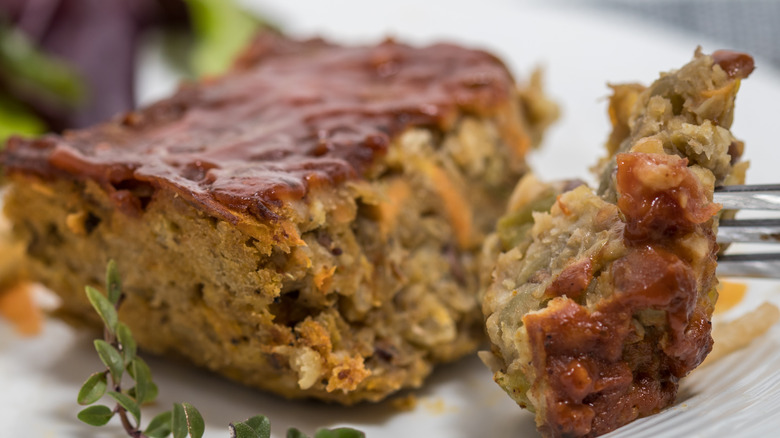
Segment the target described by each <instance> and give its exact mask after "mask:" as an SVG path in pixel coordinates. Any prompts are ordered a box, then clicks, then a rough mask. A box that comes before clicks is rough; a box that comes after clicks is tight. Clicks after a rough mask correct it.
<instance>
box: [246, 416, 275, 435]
mask: <svg viewBox="0 0 780 438" xmlns="http://www.w3.org/2000/svg"><path fill="white" fill-rule="evenodd" d="M244 423H246V424H247V425H249V426H250V427H251V428H252V429H254V430H255V432H257V435H258V436H259V437H260V438H270V437H271V420H269V419H268V417H266V416H265V415H255V416H254V417H252V418H250V419H248V420H246V421H244Z"/></svg>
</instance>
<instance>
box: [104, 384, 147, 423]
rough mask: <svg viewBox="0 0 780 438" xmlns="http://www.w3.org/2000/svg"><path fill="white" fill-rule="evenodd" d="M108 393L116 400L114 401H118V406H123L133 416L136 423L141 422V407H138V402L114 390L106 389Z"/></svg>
mask: <svg viewBox="0 0 780 438" xmlns="http://www.w3.org/2000/svg"><path fill="white" fill-rule="evenodd" d="M108 395H109V396H111V398H113V399H114V400H116V402H117V403H119V406H122V407H123V408H125V410H126V411H127V412H129V413H130V414H131V415H132V416H133V417H134V418H135V423H136V424H137V425H140V424H141V408H139V407H138V403H136V402H135V400H133V399H132V398H130V397H128V396H127V395H125V394H122V393H121V392H116V391H108Z"/></svg>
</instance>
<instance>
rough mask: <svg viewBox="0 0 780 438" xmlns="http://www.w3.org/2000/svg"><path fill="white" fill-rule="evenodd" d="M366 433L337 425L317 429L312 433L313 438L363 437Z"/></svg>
mask: <svg viewBox="0 0 780 438" xmlns="http://www.w3.org/2000/svg"><path fill="white" fill-rule="evenodd" d="M365 437H366V434H364V433H363V432H361V431H359V430H356V429H352V428H349V427H339V428H336V429H319V430H317V432H316V433H315V434H314V438H365Z"/></svg>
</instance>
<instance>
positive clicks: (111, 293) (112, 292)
mask: <svg viewBox="0 0 780 438" xmlns="http://www.w3.org/2000/svg"><path fill="white" fill-rule="evenodd" d="M106 291H107V293H108V301H109V302H110V303H111V304H113V305H114V306H116V305H117V303H118V302H119V297H120V296H122V281H121V279H120V278H119V272H117V269H116V262H115V261H113V260H109V262H108V267H107V268H106Z"/></svg>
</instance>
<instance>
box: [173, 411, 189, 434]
mask: <svg viewBox="0 0 780 438" xmlns="http://www.w3.org/2000/svg"><path fill="white" fill-rule="evenodd" d="M171 425H172V429H171V432H173V438H186V437H187V417H186V416H185V414H184V406H182V404H181V403H174V404H173V414H172V417H171Z"/></svg>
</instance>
